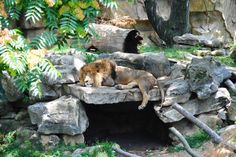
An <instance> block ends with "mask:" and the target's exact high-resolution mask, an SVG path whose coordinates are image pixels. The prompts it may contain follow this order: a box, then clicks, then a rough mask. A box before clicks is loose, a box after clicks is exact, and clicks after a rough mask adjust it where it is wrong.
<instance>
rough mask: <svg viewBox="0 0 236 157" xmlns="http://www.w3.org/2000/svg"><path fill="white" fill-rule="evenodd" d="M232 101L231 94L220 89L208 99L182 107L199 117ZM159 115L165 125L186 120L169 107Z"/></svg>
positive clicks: (185, 104) (191, 101)
mask: <svg viewBox="0 0 236 157" xmlns="http://www.w3.org/2000/svg"><path fill="white" fill-rule="evenodd" d="M230 100H231V98H230V94H229V92H228V91H227V89H225V88H219V89H218V91H217V92H216V93H215V94H213V95H211V96H210V97H209V98H208V99H205V100H199V99H192V100H190V101H188V102H186V103H184V104H182V107H183V108H184V109H185V110H187V111H189V112H190V113H192V114H193V115H199V114H202V113H208V112H210V111H217V110H219V109H220V108H222V107H224V106H226V105H227V104H229V103H230ZM157 115H158V117H159V118H160V119H161V120H162V121H163V122H165V123H173V122H178V121H180V120H182V119H183V118H184V116H183V115H181V114H180V113H179V112H178V111H176V110H175V109H172V108H169V107H168V108H163V110H162V112H159V110H158V111H157Z"/></svg>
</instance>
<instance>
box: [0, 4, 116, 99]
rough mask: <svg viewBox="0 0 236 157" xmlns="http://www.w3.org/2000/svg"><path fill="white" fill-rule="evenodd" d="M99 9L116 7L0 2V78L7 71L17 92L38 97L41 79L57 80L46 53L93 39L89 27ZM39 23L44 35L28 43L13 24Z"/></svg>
mask: <svg viewBox="0 0 236 157" xmlns="http://www.w3.org/2000/svg"><path fill="white" fill-rule="evenodd" d="M100 5H104V6H106V7H111V8H115V7H117V6H116V3H115V1H114V0H86V1H85V0H0V36H1V38H0V75H1V73H2V72H3V71H7V72H8V74H9V75H10V76H12V78H13V80H14V81H15V84H16V86H17V87H18V89H19V90H20V91H21V92H27V93H28V92H29V93H30V94H32V95H33V96H39V97H41V96H42V89H41V82H42V79H43V78H45V76H46V77H48V78H49V79H56V78H57V77H58V76H60V74H59V72H58V71H57V70H56V69H55V67H54V66H53V65H52V64H51V63H50V61H49V60H47V59H45V58H44V56H45V54H46V52H47V50H46V49H49V48H52V47H53V46H54V45H58V47H63V46H64V45H66V44H68V41H73V42H72V43H73V44H72V46H74V45H75V46H76V45H78V42H79V41H88V39H89V38H90V37H91V36H92V35H94V31H93V30H92V28H90V27H89V23H90V22H93V21H94V20H95V18H96V17H97V15H98V14H99V13H100V12H101V11H100ZM22 19H23V21H22ZM39 21H43V23H44V25H45V27H46V28H47V31H46V32H44V33H42V34H39V35H38V36H36V37H35V38H34V39H32V40H31V41H28V40H26V39H25V38H24V37H23V36H22V33H21V32H20V31H19V30H18V29H14V27H15V23H19V22H28V23H36V22H39ZM87 58H88V61H91V60H93V58H94V57H93V56H88V57H87Z"/></svg>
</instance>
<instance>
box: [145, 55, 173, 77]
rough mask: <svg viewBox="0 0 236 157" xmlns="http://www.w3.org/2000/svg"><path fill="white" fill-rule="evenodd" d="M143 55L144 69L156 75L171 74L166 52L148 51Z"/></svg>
mask: <svg viewBox="0 0 236 157" xmlns="http://www.w3.org/2000/svg"><path fill="white" fill-rule="evenodd" d="M142 55H143V56H144V61H143V65H144V70H146V71H148V72H150V73H152V74H153V75H154V76H155V77H161V76H165V75H169V74H170V71H171V68H170V63H169V61H168V59H167V58H166V56H165V55H164V53H159V54H156V53H146V54H142Z"/></svg>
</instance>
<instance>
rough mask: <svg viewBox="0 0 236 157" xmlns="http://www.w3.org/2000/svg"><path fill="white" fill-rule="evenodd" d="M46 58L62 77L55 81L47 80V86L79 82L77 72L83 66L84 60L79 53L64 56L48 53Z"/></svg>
mask: <svg viewBox="0 0 236 157" xmlns="http://www.w3.org/2000/svg"><path fill="white" fill-rule="evenodd" d="M47 58H48V59H49V60H50V61H51V62H52V63H53V65H55V68H56V69H57V70H58V71H59V72H60V73H61V75H62V77H59V78H58V79H57V80H50V79H48V81H47V84H48V85H55V84H65V83H75V82H77V81H79V77H78V74H79V70H80V68H81V67H82V66H83V65H85V61H84V60H85V59H84V57H83V55H82V54H81V53H79V54H64V55H60V54H51V53H49V54H48V55H47Z"/></svg>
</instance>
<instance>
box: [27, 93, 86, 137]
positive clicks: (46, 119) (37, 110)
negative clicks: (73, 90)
mask: <svg viewBox="0 0 236 157" xmlns="http://www.w3.org/2000/svg"><path fill="white" fill-rule="evenodd" d="M28 112H29V115H30V119H31V123H32V124H37V126H38V132H40V133H43V134H68V135H76V134H82V133H83V132H84V131H85V130H86V129H87V127H88V125H89V122H88V117H87V115H86V112H85V110H84V108H83V105H82V104H81V103H80V101H79V100H78V99H76V98H73V97H72V96H63V97H60V98H59V99H56V100H54V101H51V102H45V103H44V102H39V103H36V104H34V105H31V106H29V107H28Z"/></svg>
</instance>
